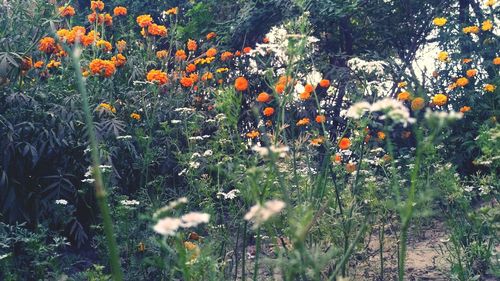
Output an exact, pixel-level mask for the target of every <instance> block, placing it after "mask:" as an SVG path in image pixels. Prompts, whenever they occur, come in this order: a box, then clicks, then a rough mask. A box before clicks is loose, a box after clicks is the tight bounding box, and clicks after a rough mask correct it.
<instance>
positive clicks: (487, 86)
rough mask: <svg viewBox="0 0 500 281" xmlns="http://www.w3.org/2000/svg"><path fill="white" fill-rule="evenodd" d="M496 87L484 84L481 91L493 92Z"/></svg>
mask: <svg viewBox="0 0 500 281" xmlns="http://www.w3.org/2000/svg"><path fill="white" fill-rule="evenodd" d="M496 88H497V87H496V86H495V85H492V84H486V85H484V87H483V89H484V90H485V91H486V92H494V91H495V89H496Z"/></svg>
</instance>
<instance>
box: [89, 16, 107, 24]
mask: <svg viewBox="0 0 500 281" xmlns="http://www.w3.org/2000/svg"><path fill="white" fill-rule="evenodd" d="M87 19H88V20H89V22H90V23H95V22H96V21H97V23H99V24H101V23H103V22H104V15H103V14H97V13H92V14H90V15H88V16H87Z"/></svg>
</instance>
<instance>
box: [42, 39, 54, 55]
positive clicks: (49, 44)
mask: <svg viewBox="0 0 500 281" xmlns="http://www.w3.org/2000/svg"><path fill="white" fill-rule="evenodd" d="M38 50H40V51H42V52H44V53H46V54H51V53H53V52H54V51H56V50H57V48H56V40H55V39H54V38H52V37H44V38H42V39H40V41H39V43H38Z"/></svg>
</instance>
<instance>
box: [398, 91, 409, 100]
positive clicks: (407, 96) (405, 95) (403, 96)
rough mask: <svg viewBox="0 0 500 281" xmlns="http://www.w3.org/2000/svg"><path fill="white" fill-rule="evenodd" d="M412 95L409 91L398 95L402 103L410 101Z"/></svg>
mask: <svg viewBox="0 0 500 281" xmlns="http://www.w3.org/2000/svg"><path fill="white" fill-rule="evenodd" d="M410 98H411V95H410V93H408V92H407V91H404V92H401V93H399V94H398V100H400V101H407V100H410Z"/></svg>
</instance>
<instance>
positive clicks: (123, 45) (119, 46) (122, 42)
mask: <svg viewBox="0 0 500 281" xmlns="http://www.w3.org/2000/svg"><path fill="white" fill-rule="evenodd" d="M126 48H127V42H125V40H120V41H118V42H116V50H117V51H118V53H123V51H125V49H126Z"/></svg>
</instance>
